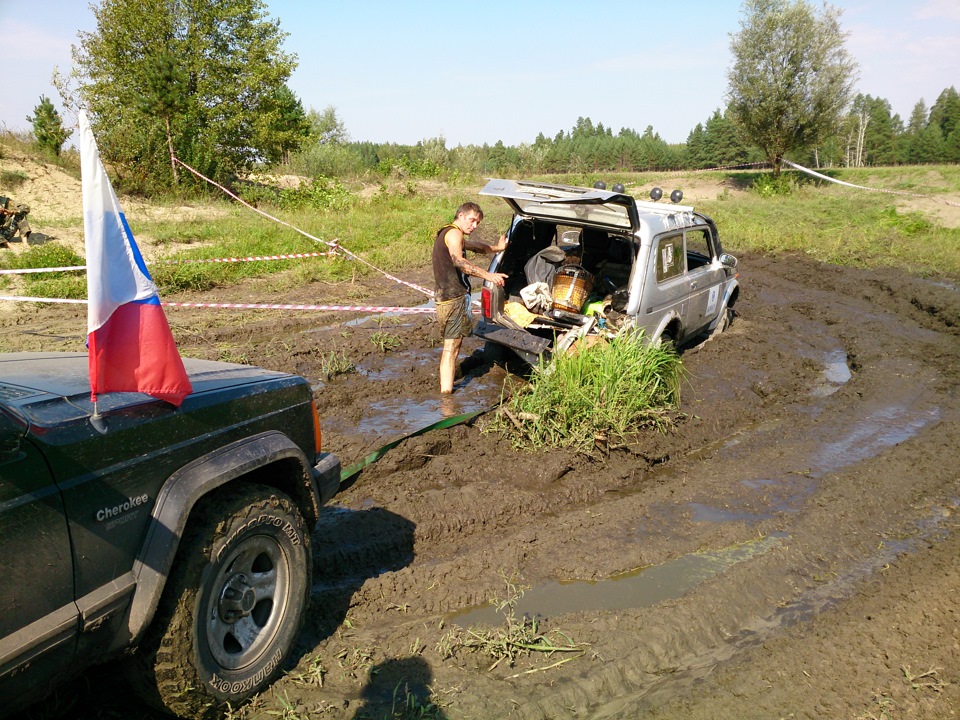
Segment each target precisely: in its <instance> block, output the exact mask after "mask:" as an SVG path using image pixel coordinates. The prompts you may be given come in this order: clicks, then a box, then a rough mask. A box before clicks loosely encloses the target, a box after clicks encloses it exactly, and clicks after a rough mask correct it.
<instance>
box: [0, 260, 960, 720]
mask: <svg viewBox="0 0 960 720" xmlns="http://www.w3.org/2000/svg"><path fill="white" fill-rule="evenodd" d="M740 256H741V257H740V269H741V278H740V282H741V285H742V295H741V299H740V303H739V305H738V307H737V311H738V316H737V318H736V320H735V322H734V324H733V326H732V327H731V328H730V329H729V330H728V331H727V332H726V333H724V334H723V335H722V336H720V337H717V338H715V339H712V340H710V341H708V342H703V343H700V344H699V345H695V346H694V347H691V348H688V349H686V350H685V352H684V354H683V361H684V366H685V368H686V373H687V376H686V380H685V384H684V387H683V397H682V407H681V413H680V414H679V415H678V417H677V418H676V420H675V423H674V426H673V428H672V429H670V430H669V431H668V432H666V433H657V432H655V431H648V430H645V431H641V432H639V433H638V434H637V435H636V437H635V438H633V439H631V441H630V442H629V443H628V444H627V445H625V446H623V447H617V448H614V449H607V450H605V451H600V450H598V452H597V453H596V454H595V455H593V456H585V455H576V454H573V453H568V452H561V451H552V452H545V453H528V452H520V451H516V450H514V449H512V448H511V445H510V442H509V440H508V439H505V438H502V437H499V436H498V435H496V434H494V433H491V432H487V431H485V426H486V423H487V420H486V417H485V416H484V415H481V416H480V417H479V418H477V419H476V420H474V421H471V422H470V423H468V424H464V425H458V426H455V427H452V428H448V429H446V430H439V431H434V432H429V433H426V434H423V435H419V436H416V437H413V438H410V439H408V440H405V441H404V442H402V443H401V444H400V445H399V446H398V447H396V448H395V449H393V450H391V451H390V452H389V453H388V454H387V455H386V456H385V457H384V458H383V459H382V460H380V461H379V462H378V463H376V464H374V465H371V466H369V467H368V468H367V469H365V470H364V471H363V472H361V473H360V474H359V475H358V476H356V477H355V478H354V479H352V480H351V481H350V482H349V483H347V484H346V486H345V487H344V488H343V489H342V491H341V493H340V494H339V495H338V497H337V498H336V500H335V503H334V505H333V506H331V507H330V508H329V509H328V510H327V511H326V513H325V514H324V516H323V518H322V520H321V523H320V525H319V527H318V528H317V530H316V533H315V535H314V566H315V581H316V586H315V592H314V604H313V607H312V611H311V615H310V619H309V621H308V625H307V628H306V630H305V633H304V636H303V641H302V643H301V644H300V647H299V648H298V658H297V659H298V660H299V663H298V665H297V666H296V667H291V669H290V672H289V673H288V674H287V675H286V676H285V677H284V678H282V679H281V680H280V681H279V682H278V683H277V684H276V685H275V686H274V687H273V688H272V689H271V690H269V691H268V692H267V693H265V694H264V696H263V697H261V698H259V699H258V700H257V701H256V702H255V703H253V705H252V706H250V707H248V708H246V709H245V710H244V711H243V712H242V714H243V716H245V717H248V718H263V719H264V720H265V719H266V718H270V717H276V716H277V714H278V712H279V710H278V708H280V705H279V704H278V703H279V700H278V699H277V698H283V699H284V701H285V702H286V703H289V705H290V707H291V708H292V709H293V711H294V712H296V713H299V715H297V717H329V718H361V717H378V718H379V717H385V716H387V717H390V716H391V715H390V712H391V709H393V710H397V709H398V708H399V707H400V706H401V705H403V704H404V703H406V704H407V706H408V707H413V708H416V707H421V708H422V707H423V705H424V704H425V703H427V701H428V700H427V698H429V699H430V701H432V702H434V703H436V704H437V705H438V706H439V707H438V708H437V709H435V710H430V711H429V712H430V713H431V714H426V711H425V712H424V713H422V714H419V715H418V714H415V713H414V711H412V710H411V711H408V714H407V715H397V716H398V717H400V716H402V717H430V718H440V717H448V718H507V717H509V718H597V719H599V718H640V717H644V718H647V717H649V718H658V719H665V718H671V719H672V718H717V717H737V718H779V717H792V718H841V717H842V718H863V719H866V718H880V717H885V718H953V717H956V715H957V713H958V712H960V710H958V708H960V623H958V617H957V615H958V603H957V599H956V598H957V597H958V596H960V560H958V557H960V532H958V530H960V513H958V503H960V472H958V469H957V468H958V467H960V442H958V440H960V432H958V420H960V399H958V394H957V390H958V387H960V361H958V358H960V293H958V290H957V284H956V283H957V281H956V279H943V278H941V279H938V280H936V281H932V280H927V279H920V278H913V277H909V276H906V275H903V274H902V273H899V272H895V271H888V270H879V271H862V270H854V269H849V268H838V267H832V266H825V265H821V264H817V263H813V262H810V261H808V260H806V259H804V258H800V257H790V256H784V257H767V256H759V255H748V254H742V253H741V254H740ZM428 272H429V270H428V268H423V269H421V270H420V271H418V272H415V273H413V274H412V276H411V277H410V278H409V279H412V280H414V281H419V282H424V281H426V280H427V278H428ZM266 288H267V285H266V284H263V285H261V284H260V283H257V282H250V283H246V284H244V285H242V286H237V287H235V288H231V289H229V290H223V291H218V292H214V293H207V294H205V295H204V298H203V299H204V300H205V301H207V302H211V301H217V300H220V301H242V302H251V301H257V302H268V301H278V302H279V301H283V302H293V303H296V302H324V301H339V302H342V301H344V300H345V299H347V298H348V297H350V298H357V297H365V298H367V299H368V300H369V301H370V302H376V303H377V304H384V303H396V304H398V305H418V304H420V303H422V302H423V301H424V298H423V297H422V296H419V295H417V294H416V293H415V292H413V291H411V290H409V289H406V288H403V287H402V286H399V285H395V284H393V283H390V282H389V281H386V280H379V279H375V278H368V279H365V280H361V281H358V282H356V283H344V284H341V285H324V284H317V285H311V286H308V287H301V288H299V289H297V290H296V291H293V292H289V293H286V294H284V296H283V297H282V298H280V297H274V296H271V295H269V291H268V290H267V289H266ZM169 299H171V300H183V301H189V300H192V299H199V298H192V297H190V296H188V295H184V296H181V297H177V298H169ZM168 317H169V319H170V321H171V324H172V326H173V327H174V332H175V334H176V335H177V336H178V339H179V341H180V343H181V349H182V351H183V352H184V354H187V355H194V356H200V357H206V358H214V359H227V360H234V361H243V362H250V363H256V364H260V365H264V366H266V367H272V368H276V369H281V370H288V371H294V372H297V373H300V374H303V375H304V376H306V377H307V378H308V379H310V380H311V382H312V383H313V384H314V387H315V394H316V398H317V400H318V402H319V405H320V407H321V408H322V414H323V416H324V424H323V433H324V441H325V444H326V445H327V447H328V448H329V449H331V450H333V451H335V452H337V453H338V454H339V455H340V457H341V459H342V460H343V462H344V465H347V464H349V463H351V462H354V461H356V460H359V459H361V458H363V457H364V456H365V455H366V454H368V453H369V452H370V451H372V450H374V449H376V448H378V447H380V446H381V445H383V444H384V443H386V442H387V441H389V440H392V439H394V438H396V437H398V436H401V435H405V434H406V433H408V432H410V431H411V430H413V429H416V428H417V427H418V426H422V425H423V424H426V423H429V422H432V421H433V420H434V419H436V418H440V417H444V416H449V415H453V414H458V413H460V412H468V411H472V410H476V409H479V408H484V407H492V406H494V405H495V404H496V403H497V402H498V401H499V399H500V396H501V392H502V388H503V387H504V382H505V381H506V380H507V379H508V378H510V377H511V374H510V370H511V368H509V367H504V366H503V365H500V364H495V363H491V362H490V358H488V356H487V355H486V354H485V353H484V352H483V348H482V347H481V346H480V345H479V343H477V342H476V341H474V340H472V339H471V340H468V341H467V343H466V349H465V352H464V362H463V365H462V377H461V378H460V380H459V381H458V390H457V392H456V393H455V394H454V395H453V396H452V398H450V399H448V400H447V402H441V399H440V396H439V395H438V393H437V382H438V381H437V365H438V360H439V345H438V342H437V339H436V334H435V331H434V328H433V326H432V324H431V323H432V319H431V317H430V316H401V317H381V318H368V319H365V320H364V321H363V322H352V323H350V324H345V323H346V322H347V321H354V320H357V318H356V316H355V315H354V316H346V315H344V316H342V317H337V316H330V315H319V314H316V313H290V312H286V313H281V312H268V311H250V312H243V313H240V312H238V311H210V310H199V309H189V310H188V309H170V310H169V311H168ZM0 323H2V325H3V326H4V329H3V338H4V340H3V344H4V345H5V349H8V350H9V349H30V350H35V349H80V348H81V347H82V335H83V311H82V310H77V309H76V308H70V307H45V308H37V307H32V308H31V307H26V308H21V310H20V311H19V312H18V313H16V314H15V315H14V314H10V313H5V314H3V315H0ZM378 333H379V335H378ZM384 334H389V335H390V336H392V337H394V338H396V345H397V346H396V347H395V348H394V349H385V350H381V348H380V345H381V344H382V342H383V339H384V337H385V336H384ZM331 352H333V353H338V354H341V355H342V356H344V357H346V358H349V360H350V361H351V362H352V363H353V364H354V365H355V367H356V370H355V371H354V372H348V373H344V374H337V375H333V376H329V375H328V373H327V368H328V364H329V363H328V362H327V359H328V358H329V356H330V354H331ZM514 369H515V368H514ZM508 387H509V385H508ZM504 578H512V579H515V580H516V581H518V582H519V583H521V584H522V585H525V586H528V587H529V588H530V590H529V591H528V592H527V594H526V595H525V596H524V597H523V598H520V600H519V603H520V604H519V606H518V608H519V610H518V612H526V613H529V614H530V615H537V616H539V617H540V622H541V627H542V629H543V630H545V631H552V630H560V631H562V632H563V633H564V634H565V635H566V636H567V637H568V638H569V639H570V641H571V642H572V643H574V644H576V645H577V646H578V647H579V648H580V650H581V651H580V652H578V653H574V654H573V655H572V656H564V657H561V656H559V655H549V656H548V655H544V654H533V655H531V656H526V657H522V658H520V659H519V660H517V661H516V662H515V663H514V664H513V665H511V664H509V663H507V662H501V663H500V664H498V665H497V666H496V668H494V669H492V670H491V669H489V667H490V666H491V665H492V664H493V659H492V658H490V657H484V656H481V655H479V654H470V653H466V652H463V651H460V652H458V653H456V654H455V655H454V656H453V657H445V654H444V653H443V652H440V651H439V650H438V645H440V646H443V645H444V643H445V642H449V637H450V636H449V635H448V633H450V631H451V630H452V629H454V628H458V627H460V624H462V623H464V622H465V624H468V625H469V624H470V623H472V622H473V621H474V620H472V619H470V618H474V619H477V618H479V619H480V620H484V621H486V622H491V621H492V622H498V621H499V620H501V619H502V616H499V615H498V614H497V613H495V612H494V611H491V610H489V609H488V610H482V609H481V608H483V606H485V605H486V604H487V603H488V601H490V600H491V598H495V597H499V598H503V597H504V592H505V588H506V583H505V580H504ZM464 618H467V621H464ZM502 624H503V623H502V622H501V625H502ZM562 660H567V662H563V663H562V664H558V663H560V661H562ZM320 666H322V668H323V670H324V672H323V673H322V679H323V682H322V686H321V685H320V684H319V682H316V680H317V678H318V675H319V673H314V674H311V673H310V672H309V670H310V668H317V667H320ZM93 675H94V679H93V680H91V681H89V682H91V683H92V684H93V687H94V688H96V683H97V681H96V673H94V674H93ZM311 678H312V680H311ZM90 692H92V693H94V694H93V697H95V698H97V700H95V701H88V702H86V703H85V705H84V707H85V706H87V705H89V706H91V707H94V708H97V711H98V712H104V711H106V712H110V711H111V708H113V705H112V704H111V703H113V702H114V700H105V699H103V698H104V697H105V696H106V693H105V692H104V691H99V692H98V691H96V689H94V690H93V691H90ZM104 709H106V710H104ZM271 711H272V714H271ZM78 712H81V711H79V710H77V707H76V706H74V707H73V709H72V710H71V711H70V713H69V714H68V715H65V716H64V717H77V716H78V715H77V713H78ZM82 712H86V713H92V712H94V710H86V709H84V710H83V711H82ZM113 712H114V713H118V712H119V713H120V714H121V715H123V716H124V717H133V716H138V715H140V716H147V715H144V714H143V713H146V711H144V710H142V709H140V708H137V707H133V708H130V707H129V706H122V712H121V711H120V710H117V709H116V708H113ZM83 717H92V715H89V714H88V715H83ZM285 717H293V715H289V716H285Z"/></svg>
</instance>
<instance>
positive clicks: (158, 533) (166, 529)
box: [121, 431, 320, 645]
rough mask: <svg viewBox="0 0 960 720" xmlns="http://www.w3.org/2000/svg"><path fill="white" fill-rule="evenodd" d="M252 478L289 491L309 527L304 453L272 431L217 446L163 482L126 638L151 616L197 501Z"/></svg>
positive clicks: (312, 501)
mask: <svg viewBox="0 0 960 720" xmlns="http://www.w3.org/2000/svg"><path fill="white" fill-rule="evenodd" d="M237 481H243V482H247V481H252V482H256V483H258V484H261V485H267V486H270V487H273V488H275V489H277V490H279V491H280V492H283V493H284V494H286V495H288V496H289V497H290V498H291V499H292V500H293V502H294V504H295V505H296V506H297V508H298V509H299V510H300V512H301V513H303V516H304V518H305V520H306V522H307V525H308V527H309V528H312V527H313V526H314V525H315V524H316V520H317V517H318V516H319V512H320V507H319V503H318V500H317V497H318V493H317V489H316V485H315V480H314V479H313V476H312V474H311V472H310V465H309V464H308V461H307V458H306V456H305V455H304V454H303V451H302V450H301V449H300V447H299V446H298V445H296V443H294V442H293V441H292V440H291V439H290V438H289V437H287V436H286V435H284V434H283V433H280V432H276V431H272V432H267V433H262V434H260V435H255V436H253V437H250V438H246V439H244V440H240V441H237V442H235V443H231V444H230V445H227V446H225V447H222V448H219V449H218V450H217V451H216V452H214V453H211V454H210V455H207V456H204V457H202V458H199V459H197V460H194V461H193V462H191V463H189V464H188V465H186V466H184V467H183V468H181V469H180V470H178V471H177V472H175V473H174V474H173V475H171V476H170V478H169V479H168V480H167V482H166V483H164V486H163V488H162V489H161V490H160V493H159V494H158V496H157V501H156V503H155V504H154V508H153V513H152V519H151V522H150V525H149V526H148V529H147V533H146V537H145V539H144V542H143V545H142V546H141V548H140V552H139V554H138V556H137V560H136V561H135V563H134V567H133V575H134V579H135V581H136V590H135V591H134V595H133V598H132V600H131V603H130V611H129V615H128V621H127V628H128V633H129V635H128V641H127V642H122V643H121V645H127V644H136V642H137V641H139V638H140V637H141V636H142V634H143V632H144V631H145V630H146V628H147V627H148V626H149V625H150V622H151V621H152V620H153V616H154V612H155V611H156V608H157V603H158V602H159V600H160V595H161V594H162V593H163V589H164V587H165V585H166V581H167V576H168V574H169V571H170V567H171V566H172V564H173V561H174V558H175V557H176V553H177V548H178V547H179V544H180V540H181V538H182V537H183V533H184V529H185V528H186V526H187V523H188V521H189V519H190V515H191V513H192V512H193V509H194V506H195V505H196V503H197V501H199V500H200V499H201V498H202V497H204V496H206V495H208V494H209V493H211V492H213V491H215V490H217V489H218V488H221V487H223V486H225V485H227V484H228V483H231V482H237Z"/></svg>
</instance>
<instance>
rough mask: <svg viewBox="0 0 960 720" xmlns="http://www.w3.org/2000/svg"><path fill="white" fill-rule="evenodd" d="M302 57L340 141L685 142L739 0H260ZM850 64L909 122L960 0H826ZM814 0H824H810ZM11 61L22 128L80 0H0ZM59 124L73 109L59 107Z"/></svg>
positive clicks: (707, 107) (303, 85) (866, 86)
mask: <svg viewBox="0 0 960 720" xmlns="http://www.w3.org/2000/svg"><path fill="white" fill-rule="evenodd" d="M265 4H266V7H267V11H268V13H269V14H270V16H271V17H274V18H276V19H278V20H279V21H280V26H281V28H282V29H283V30H284V31H285V32H287V33H289V35H288V37H287V39H286V41H285V42H284V50H285V51H287V52H290V53H294V54H296V56H297V58H298V61H299V65H298V67H297V69H296V70H295V71H294V73H293V75H292V76H291V78H290V81H289V85H290V87H291V89H292V90H293V91H294V92H295V93H296V94H297V95H298V96H299V97H300V99H301V101H302V102H303V105H304V108H306V109H309V108H311V107H312V108H315V109H317V110H323V109H324V108H326V107H328V106H331V105H332V106H333V107H335V108H336V112H337V116H338V117H339V118H340V119H341V120H342V121H343V123H344V124H345V126H346V130H347V133H348V135H349V136H350V139H351V140H358V141H363V140H369V141H373V142H395V143H401V144H415V143H417V142H419V141H421V140H425V139H428V138H436V137H443V138H444V139H445V140H446V143H447V147H455V146H457V145H461V144H462V145H468V144H476V145H483V144H490V145H492V144H494V143H496V142H497V141H498V140H502V141H503V142H504V143H505V144H507V145H519V144H521V143H532V142H533V141H534V140H535V139H536V137H537V134H538V133H541V132H542V133H543V134H544V135H546V136H547V137H554V136H555V135H556V134H557V133H558V132H560V131H567V132H569V131H570V130H571V129H572V128H573V127H574V126H575V125H576V123H577V119H578V118H580V117H584V118H590V119H591V120H592V121H593V123H594V124H597V123H603V125H604V127H609V128H612V129H613V132H614V133H616V132H618V131H619V130H620V129H621V128H623V127H627V128H632V129H634V130H637V131H638V132H643V131H644V130H645V129H646V128H647V126H652V127H653V129H654V131H655V132H657V133H659V135H660V137H662V138H663V139H664V140H666V141H667V142H670V143H678V142H684V141H685V140H686V139H687V136H688V135H689V133H690V131H691V130H692V129H693V128H694V127H695V126H696V124H697V123H699V122H705V121H706V120H707V119H708V118H709V117H710V115H711V114H712V113H713V111H714V110H716V109H718V108H723V106H724V94H725V92H726V89H727V70H728V68H729V67H730V65H731V64H732V63H731V57H730V50H729V45H730V34H731V33H735V32H737V30H738V29H739V27H740V24H739V23H740V19H741V4H740V2H738V1H735V0H687V2H681V3H667V2H663V1H662V0H656V1H654V0H619V2H610V3H585V2H583V1H582V0H578V1H576V2H573V1H570V0H512V1H507V0H487V2H485V3H482V4H481V3H469V4H468V3H457V2H449V0H448V1H447V2H442V1H441V0H405V1H399V0H388V1H382V0H356V1H355V2H344V1H343V0H337V1H336V2H332V1H330V0H266V3H265ZM831 4H832V5H833V6H835V7H838V8H840V9H841V10H842V11H843V15H842V17H841V24H842V26H843V28H844V30H846V31H847V32H848V33H849V37H848V38H847V49H848V50H849V51H850V53H851V54H852V55H853V57H854V58H855V59H856V61H857V62H858V63H859V65H860V75H859V79H858V81H857V91H858V92H862V93H865V94H869V95H872V96H874V97H881V98H886V99H887V100H889V101H890V104H891V106H892V109H893V112H894V113H897V114H899V115H900V117H901V118H902V119H903V121H904V122H906V121H907V120H908V119H909V117H910V113H911V111H912V110H913V107H914V105H915V104H916V103H917V101H919V100H920V99H923V100H924V101H926V103H927V106H928V107H929V106H930V105H932V104H933V103H934V102H935V101H936V99H937V96H938V95H939V94H940V92H941V91H943V90H944V89H945V88H948V87H960V0H915V1H914V2H912V3H905V2H902V0H834V2H832V3H831ZM814 5H815V6H816V7H818V8H819V7H820V3H819V2H818V1H816V0H815V2H814ZM0 27H2V28H3V29H4V37H5V38H6V39H5V41H4V46H5V48H4V50H5V58H6V66H7V71H6V72H5V73H4V91H3V92H2V93H0V129H7V130H29V129H30V123H29V122H27V119H26V118H27V116H29V115H32V114H33V111H34V108H35V107H36V106H37V104H38V103H39V100H40V96H41V95H46V96H47V97H49V98H50V99H51V100H52V101H53V103H54V105H55V106H56V107H57V109H58V110H61V111H63V102H62V100H61V99H60V96H59V94H58V93H57V91H56V90H55V89H54V88H53V86H52V85H51V84H50V79H51V76H52V74H53V70H54V68H55V67H57V68H59V70H60V71H61V72H69V70H70V69H71V67H72V61H71V53H70V47H71V45H75V44H78V42H79V41H78V37H77V33H78V31H87V32H90V31H93V30H95V29H96V24H95V21H94V17H93V13H92V11H91V10H90V9H89V3H88V2H87V1H86V0H29V1H27V0H0ZM64 121H65V123H73V122H74V121H75V118H73V117H72V116H71V115H68V114H66V113H64Z"/></svg>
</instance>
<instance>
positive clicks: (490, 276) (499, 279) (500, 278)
mask: <svg viewBox="0 0 960 720" xmlns="http://www.w3.org/2000/svg"><path fill="white" fill-rule="evenodd" d="M507 277H509V276H508V275H507V274H506V273H491V272H488V273H485V274H484V277H483V279H484V280H489V281H490V282H492V283H493V284H494V285H496V286H497V287H503V283H504V281H505V280H506V279H507Z"/></svg>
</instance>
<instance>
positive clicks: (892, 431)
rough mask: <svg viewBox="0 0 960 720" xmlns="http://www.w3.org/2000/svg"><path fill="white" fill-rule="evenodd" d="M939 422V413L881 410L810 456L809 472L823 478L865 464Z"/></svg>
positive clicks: (892, 408)
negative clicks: (883, 451)
mask: <svg viewBox="0 0 960 720" xmlns="http://www.w3.org/2000/svg"><path fill="white" fill-rule="evenodd" d="M939 418H940V411H939V410H938V409H936V408H934V409H932V410H925V411H916V410H910V409H908V408H905V407H897V406H891V407H887V408H883V409H882V410H879V411H878V412H876V413H874V414H873V415H870V416H868V417H866V418H864V419H863V420H861V421H860V422H859V423H857V424H856V425H855V426H854V427H853V428H851V429H850V431H849V432H848V433H847V434H846V435H845V436H843V437H840V438H838V439H837V440H835V441H833V442H829V443H826V444H824V445H823V446H822V447H821V448H820V449H819V450H818V451H816V452H815V453H814V454H813V462H812V466H811V467H812V470H813V471H814V472H815V473H819V474H826V473H831V472H836V471H837V470H840V469H841V468H844V467H846V466H848V465H852V464H853V463H855V462H860V461H861V460H866V459H867V458H870V457H873V456H874V455H877V454H879V453H880V452H881V451H882V450H884V449H886V448H888V447H892V446H894V445H898V444H900V443H902V442H904V441H905V440H909V439H910V438H912V437H913V436H914V435H916V434H917V433H918V432H920V430H921V429H923V428H924V427H925V426H926V425H929V424H930V423H932V422H935V421H936V420H938V419H939Z"/></svg>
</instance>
